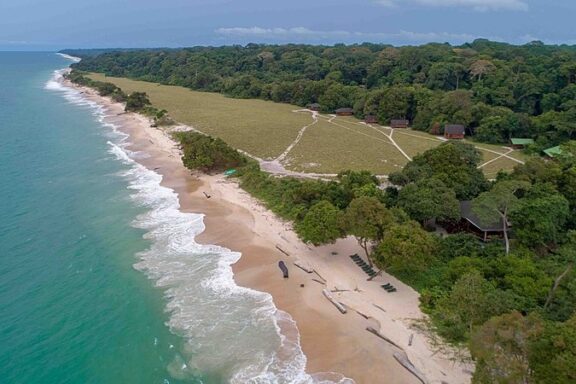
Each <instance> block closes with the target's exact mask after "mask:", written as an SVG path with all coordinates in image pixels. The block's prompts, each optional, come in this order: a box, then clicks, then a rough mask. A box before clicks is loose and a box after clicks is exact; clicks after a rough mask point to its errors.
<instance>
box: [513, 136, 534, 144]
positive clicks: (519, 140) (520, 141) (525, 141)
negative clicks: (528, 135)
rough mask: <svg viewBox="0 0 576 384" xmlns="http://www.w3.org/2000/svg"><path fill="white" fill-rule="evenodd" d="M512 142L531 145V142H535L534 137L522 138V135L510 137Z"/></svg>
mask: <svg viewBox="0 0 576 384" xmlns="http://www.w3.org/2000/svg"><path fill="white" fill-rule="evenodd" d="M510 142H511V143H512V144H513V145H530V144H534V140H532V139H524V138H520V137H513V138H511V139H510Z"/></svg>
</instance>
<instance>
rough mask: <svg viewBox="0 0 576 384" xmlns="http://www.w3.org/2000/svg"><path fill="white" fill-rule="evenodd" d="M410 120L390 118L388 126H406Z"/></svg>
mask: <svg viewBox="0 0 576 384" xmlns="http://www.w3.org/2000/svg"><path fill="white" fill-rule="evenodd" d="M409 124H410V122H409V121H408V120H406V119H392V120H390V127H392V128H408V125H409Z"/></svg>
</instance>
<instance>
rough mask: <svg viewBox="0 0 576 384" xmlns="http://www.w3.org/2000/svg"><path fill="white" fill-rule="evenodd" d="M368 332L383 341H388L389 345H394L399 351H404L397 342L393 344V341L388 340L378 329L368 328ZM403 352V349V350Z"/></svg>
mask: <svg viewBox="0 0 576 384" xmlns="http://www.w3.org/2000/svg"><path fill="white" fill-rule="evenodd" d="M366 330H367V331H368V332H370V333H373V334H375V335H376V336H378V337H379V338H381V339H382V340H384V341H386V342H387V343H390V344H392V345H393V346H395V347H396V348H398V349H402V347H401V346H399V345H398V344H396V343H395V342H393V341H392V340H390V339H389V338H387V337H386V336H384V335H383V334H381V333H380V332H379V331H377V330H376V329H374V328H372V327H366ZM402 350H403V349H402Z"/></svg>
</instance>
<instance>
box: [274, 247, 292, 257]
mask: <svg viewBox="0 0 576 384" xmlns="http://www.w3.org/2000/svg"><path fill="white" fill-rule="evenodd" d="M276 249H277V250H279V251H280V252H282V253H283V254H285V255H286V256H290V254H289V253H288V252H286V251H285V250H283V249H282V248H280V246H279V245H276Z"/></svg>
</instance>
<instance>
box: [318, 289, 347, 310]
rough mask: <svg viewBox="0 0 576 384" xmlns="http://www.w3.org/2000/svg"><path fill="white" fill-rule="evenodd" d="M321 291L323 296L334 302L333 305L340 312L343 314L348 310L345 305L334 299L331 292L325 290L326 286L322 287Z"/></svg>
mask: <svg viewBox="0 0 576 384" xmlns="http://www.w3.org/2000/svg"><path fill="white" fill-rule="evenodd" d="M322 293H323V294H324V296H326V298H327V299H328V300H329V301H330V302H331V303H332V304H334V306H335V307H336V308H338V310H339V311H340V313H342V314H344V313H346V312H348V310H347V309H346V307H345V306H344V305H342V303H340V302H338V301H336V299H335V298H334V297H333V296H332V294H331V293H330V291H329V290H327V289H326V288H324V289H323V290H322Z"/></svg>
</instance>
